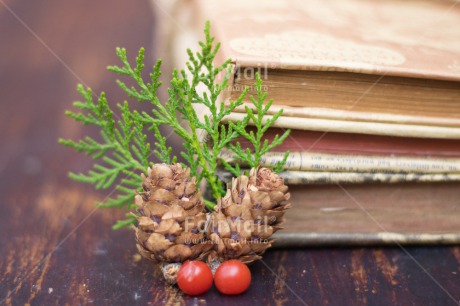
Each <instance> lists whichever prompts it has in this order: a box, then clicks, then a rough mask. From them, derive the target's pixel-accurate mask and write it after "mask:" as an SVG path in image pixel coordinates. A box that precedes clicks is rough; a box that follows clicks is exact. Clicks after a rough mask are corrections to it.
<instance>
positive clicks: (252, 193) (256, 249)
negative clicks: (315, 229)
mask: <svg viewBox="0 0 460 306" xmlns="http://www.w3.org/2000/svg"><path fill="white" fill-rule="evenodd" d="M287 191H288V187H287V186H286V185H284V180H283V179H282V178H281V177H280V176H279V175H278V174H276V173H274V172H273V171H272V170H270V169H268V168H253V169H252V170H251V172H250V175H249V177H247V176H244V175H243V176H240V177H238V178H236V179H233V180H232V187H231V189H228V190H227V194H226V195H225V197H223V198H222V199H219V200H218V202H217V205H216V208H215V212H213V213H212V214H211V217H210V221H209V222H210V225H209V227H208V236H209V238H210V239H211V240H212V243H213V244H214V250H213V251H212V252H211V254H210V256H209V257H208V262H209V263H213V262H215V261H220V262H223V261H224V260H228V259H238V260H240V261H242V262H244V263H250V262H252V261H254V260H257V259H260V258H261V256H260V255H261V254H262V253H264V252H265V250H266V249H267V248H269V247H270V246H271V245H272V242H273V240H270V236H271V235H272V234H273V233H275V232H276V231H277V230H279V229H281V228H282V227H281V225H282V224H283V222H284V218H283V215H284V213H285V211H286V209H288V208H289V207H290V204H285V201H287V200H289V198H290V194H289V193H288V192H287Z"/></svg>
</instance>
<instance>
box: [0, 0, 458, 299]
mask: <svg viewBox="0 0 460 306" xmlns="http://www.w3.org/2000/svg"><path fill="white" fill-rule="evenodd" d="M3 1H4V0H3ZM5 3H7V4H8V5H9V7H10V8H11V10H13V11H14V12H15V13H16V14H17V16H18V17H19V18H21V19H22V20H23V22H24V23H25V24H27V25H28V26H29V27H30V29H31V30H33V31H34V32H35V34H36V35H37V36H38V37H39V38H40V39H41V40H42V41H43V42H44V43H45V44H47V45H48V46H49V48H50V49H51V50H52V51H53V52H54V53H55V54H56V55H57V56H59V58H60V59H61V61H62V62H60V60H58V59H57V58H56V57H55V56H54V55H53V54H52V53H51V52H50V50H48V49H47V48H46V47H45V46H44V45H43V44H42V43H41V42H40V41H38V40H37V38H36V37H35V36H34V35H33V34H31V33H30V32H29V31H28V30H27V29H26V28H25V27H24V25H23V24H21V23H20V22H19V21H18V20H17V19H16V18H15V17H14V16H13V15H12V14H11V12H9V11H8V10H7V9H6V8H5V7H4V5H3V4H2V2H0V37H1V42H2V43H1V44H0V140H1V143H0V242H1V243H0V301H1V302H0V304H6V305H24V304H30V305H87V304H92V305H130V304H139V305H145V304H147V305H161V304H166V305H237V304H238V305H304V304H306V305H455V304H456V303H457V302H458V301H459V300H460V268H459V267H460V266H459V263H460V248H459V247H407V248H405V249H400V248H398V247H390V248H306V249H278V250H272V251H269V252H268V253H267V254H266V256H265V257H264V261H263V262H257V263H255V264H253V265H252V266H251V270H252V273H253V285H252V286H251V288H250V289H249V291H248V292H246V293H245V294H243V295H241V296H236V297H228V296H222V295H220V294H219V293H218V292H217V291H216V290H215V289H213V290H211V291H210V292H208V293H207V294H205V295H203V296H199V297H189V296H185V295H183V294H182V293H181V292H180V291H178V290H177V289H176V288H175V287H170V286H168V285H166V284H165V283H164V282H163V281H162V280H161V278H160V276H159V274H158V271H157V270H155V269H154V268H153V267H152V266H151V265H150V264H149V263H148V262H146V261H144V260H139V258H138V257H137V256H136V250H135V246H134V239H133V234H132V232H130V231H128V230H121V231H112V230H110V227H109V226H110V225H111V224H112V223H113V222H114V220H115V219H116V218H117V217H119V216H120V215H122V213H123V212H114V211H109V210H101V209H95V208H94V207H95V206H94V202H95V201H96V200H100V199H103V198H104V197H105V196H106V195H107V193H104V192H99V193H97V192H94V191H93V190H92V189H91V188H90V187H88V186H84V185H81V184H77V183H74V182H72V181H70V180H69V179H68V178H67V177H66V172H67V171H68V170H74V171H85V170H86V169H88V167H89V166H90V164H91V162H90V161H89V160H88V159H87V158H85V157H83V156H80V155H79V154H75V153H73V152H72V151H71V150H69V149H66V148H63V147H61V146H59V145H58V144H57V143H56V139H57V138H58V137H59V136H63V137H72V138H76V137H78V136H80V135H81V134H82V133H83V129H81V127H79V126H78V125H76V124H74V123H73V122H71V121H70V120H68V119H67V118H65V117H64V115H63V112H64V110H65V109H67V108H69V106H70V102H71V101H72V100H75V99H77V98H78V97H77V94H76V93H75V85H76V83H77V82H78V81H84V82H85V83H86V84H88V85H90V86H91V87H93V88H94V89H95V91H100V90H101V89H106V90H107V91H108V92H109V99H111V101H113V102H119V101H121V98H119V97H121V93H120V91H119V90H118V89H116V88H115V87H114V79H115V76H114V75H112V74H110V73H108V72H105V66H107V65H108V64H113V63H117V60H116V57H115V55H114V48H115V46H117V45H120V46H126V47H127V49H128V51H131V54H132V53H133V52H136V50H137V49H138V48H139V47H140V46H142V45H144V46H146V47H147V48H148V49H150V50H151V48H150V46H151V43H152V42H151V39H152V29H153V27H154V20H153V17H152V14H151V8H150V7H149V5H148V3H147V1H140V0H139V1H121V0H110V1H109V0H103V1H89V0H85V1H72V2H69V1H57V0H53V1H52V0H47V1H24V0H17V1H7V2H5ZM151 54H152V52H151ZM152 58H153V54H152V57H151V58H149V64H151V63H152ZM63 63H65V64H66V65H67V66H68V68H69V69H70V70H71V71H72V72H71V71H70V70H69V69H68V68H66V67H65V66H64V65H63ZM76 76H78V78H79V79H80V80H78V78H77V77H76ZM86 132H87V131H85V133H86ZM91 132H93V131H91Z"/></svg>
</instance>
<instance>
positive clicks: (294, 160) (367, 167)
mask: <svg viewBox="0 0 460 306" xmlns="http://www.w3.org/2000/svg"><path fill="white" fill-rule="evenodd" d="M284 154H285V153H284V152H268V153H266V154H264V156H262V158H261V163H262V165H264V166H274V165H276V164H277V163H278V162H280V161H282V160H283V158H284ZM233 156H234V154H233V153H232V152H231V151H230V150H228V149H224V150H222V151H221V153H220V157H221V158H222V159H224V160H225V161H227V162H228V163H230V164H232V163H235V162H236V159H235V158H233ZM284 169H286V170H298V171H318V172H364V173H425V174H428V173H460V158H415V157H414V158H407V157H386V156H365V155H342V154H322V153H311V152H291V153H290V154H289V157H288V159H287V160H286V164H285V165H284Z"/></svg>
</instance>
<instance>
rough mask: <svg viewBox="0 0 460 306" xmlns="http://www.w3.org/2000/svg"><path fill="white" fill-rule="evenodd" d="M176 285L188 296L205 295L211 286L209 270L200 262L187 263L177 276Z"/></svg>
mask: <svg viewBox="0 0 460 306" xmlns="http://www.w3.org/2000/svg"><path fill="white" fill-rule="evenodd" d="M177 284H178V285H179V288H181V289H182V291H184V292H185V293H187V294H189V295H199V294H202V293H205V292H206V291H208V290H209V288H211V286H212V272H211V269H210V268H209V267H208V265H207V264H205V263H204V262H202V261H187V262H186V263H184V264H183V265H182V267H181V268H180V270H179V273H178V274H177Z"/></svg>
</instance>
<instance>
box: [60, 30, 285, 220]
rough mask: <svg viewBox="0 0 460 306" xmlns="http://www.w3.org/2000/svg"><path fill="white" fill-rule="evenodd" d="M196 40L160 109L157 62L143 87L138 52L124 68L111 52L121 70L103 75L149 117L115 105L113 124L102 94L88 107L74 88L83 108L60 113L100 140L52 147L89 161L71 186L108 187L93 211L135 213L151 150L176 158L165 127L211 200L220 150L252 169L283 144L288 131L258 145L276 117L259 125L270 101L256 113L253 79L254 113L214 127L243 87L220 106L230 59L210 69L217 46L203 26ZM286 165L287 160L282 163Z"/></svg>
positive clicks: (86, 92)
mask: <svg viewBox="0 0 460 306" xmlns="http://www.w3.org/2000/svg"><path fill="white" fill-rule="evenodd" d="M204 34H205V39H204V41H203V42H199V46H200V51H198V52H196V53H194V52H192V51H191V50H187V54H188V56H189V59H188V62H187V63H186V67H187V71H185V70H180V71H177V70H175V71H174V72H173V75H172V80H171V82H170V88H169V89H168V99H167V100H166V101H164V103H162V102H161V101H160V99H159V98H158V95H157V90H158V88H159V87H160V86H161V82H160V81H159V78H160V76H161V61H157V62H156V63H155V65H154V66H153V68H152V72H151V73H150V74H149V78H148V80H144V78H143V76H142V72H143V69H144V66H145V65H144V58H145V50H144V49H143V48H141V49H140V50H139V52H138V54H137V56H136V59H135V63H133V64H131V63H130V62H129V61H128V56H127V52H126V49H124V48H117V49H116V53H117V56H118V58H119V59H120V61H121V65H120V66H109V67H108V68H107V69H108V70H109V71H112V72H115V73H117V74H119V75H121V76H123V77H127V78H129V79H130V80H131V81H134V85H133V86H128V85H127V84H126V83H125V82H123V81H121V80H117V84H118V85H119V87H120V88H121V89H122V90H124V91H125V92H126V94H127V95H128V96H129V97H131V98H134V99H137V100H138V101H139V102H148V103H150V104H151V106H152V110H151V112H138V111H135V110H134V111H131V110H130V109H129V106H128V103H127V102H124V103H123V104H121V105H117V107H118V109H119V112H120V113H121V119H120V120H117V121H116V120H115V119H114V112H113V111H112V109H111V108H110V107H109V103H108V101H107V99H106V97H105V94H104V93H101V94H100V96H99V99H98V100H97V101H96V102H95V101H93V95H92V91H91V89H89V88H88V89H85V88H84V87H83V86H82V85H79V86H78V87H77V90H78V92H79V93H80V94H81V96H82V97H83V101H78V102H75V103H74V104H73V105H74V107H75V108H77V109H78V110H79V112H71V111H68V112H66V114H67V115H68V116H69V117H70V118H73V119H74V120H76V121H78V122H81V123H82V124H83V125H93V126H96V127H98V128H99V130H100V138H99V139H97V140H96V139H93V138H91V137H85V138H83V139H81V140H79V141H73V140H64V139H60V140H59V142H60V143H62V144H63V145H65V146H69V147H72V148H74V149H75V150H77V151H79V152H83V153H85V154H86V155H89V156H91V157H92V158H93V159H94V160H97V162H96V163H95V164H94V166H93V169H92V170H90V171H88V172H87V173H79V174H75V173H71V174H70V177H71V178H72V179H74V180H76V181H81V182H86V183H90V184H93V185H94V186H95V187H96V188H102V189H107V188H110V187H111V186H113V185H116V189H117V191H118V195H117V196H116V197H114V198H110V199H108V200H107V201H105V203H99V204H98V205H99V206H101V207H125V208H126V209H129V210H131V209H134V208H135V205H134V204H133V202H134V196H135V194H136V192H140V191H141V189H142V187H141V186H142V178H141V176H139V172H143V173H146V172H147V170H148V167H149V166H150V165H151V163H150V161H149V159H150V155H151V152H152V149H153V153H154V154H155V155H156V157H157V158H158V159H159V160H161V161H162V162H163V163H167V164H170V163H175V162H177V158H176V157H175V156H172V155H171V153H172V148H171V147H169V146H168V145H167V139H166V137H165V136H163V135H162V133H161V128H162V125H166V126H168V127H169V128H171V129H172V131H173V132H174V133H175V134H176V135H178V136H179V137H181V138H182V140H183V150H182V151H181V152H180V155H181V156H182V157H183V158H184V159H185V161H186V164H185V165H184V166H185V167H189V168H190V173H191V175H192V176H196V177H197V185H198V186H199V185H200V183H201V181H202V180H203V179H204V180H206V181H207V183H208V188H210V190H211V193H212V196H213V197H214V200H217V199H218V198H219V197H221V196H223V195H225V186H223V184H222V182H221V180H219V179H218V178H217V176H216V170H217V164H218V161H219V153H220V152H221V150H222V149H224V148H226V147H230V148H232V149H233V151H234V153H235V156H236V158H237V159H238V160H240V161H242V162H248V164H249V165H251V166H254V165H255V166H257V165H258V164H259V162H260V158H261V156H262V155H263V154H264V153H266V152H267V151H269V150H271V149H272V148H274V147H275V146H277V145H279V144H280V143H281V142H282V141H283V140H284V139H285V138H286V137H287V135H288V132H286V133H285V134H283V135H282V136H280V137H278V136H277V137H275V139H274V140H273V141H272V142H271V143H268V142H267V141H265V142H264V143H263V144H261V143H260V142H261V140H262V137H263V134H264V132H265V131H266V130H267V129H268V128H269V127H270V126H271V125H272V124H273V122H274V121H275V120H276V119H277V118H278V117H279V116H280V115H281V112H280V113H279V114H275V115H274V116H273V118H272V119H270V120H268V121H267V122H266V123H265V124H262V118H263V116H264V115H265V114H266V113H267V111H268V108H269V106H270V105H271V102H269V103H268V104H267V105H266V106H265V108H264V107H263V102H264V100H265V98H266V94H264V93H262V90H261V84H262V81H261V80H260V77H259V75H257V79H256V86H258V91H257V99H255V98H254V97H252V98H251V100H252V102H253V104H254V106H255V108H256V110H257V114H255V113H254V112H253V111H252V110H248V117H247V118H245V119H244V120H242V121H240V122H237V123H231V124H229V126H228V127H225V126H223V125H222V124H221V121H222V119H223V118H224V117H225V116H227V115H229V114H230V113H231V112H233V111H234V110H235V109H236V108H237V107H239V106H241V105H242V104H243V100H244V98H245V96H246V94H247V92H248V88H246V89H245V90H244V91H243V92H242V93H241V95H240V96H239V97H238V98H237V99H236V100H235V101H231V102H230V103H228V105H227V106H225V104H224V102H222V101H219V96H220V95H221V93H222V91H223V90H226V89H227V86H228V82H229V79H230V76H231V73H232V71H231V69H230V67H229V63H230V60H227V61H225V62H224V63H223V64H222V65H219V66H214V59H215V56H216V54H217V52H218V50H219V47H220V44H219V43H217V44H216V43H214V38H213V37H212V36H211V35H210V27H209V22H207V23H206V26H205V30H204ZM218 80H220V81H218ZM198 87H204V88H205V90H204V92H201V91H198V90H197V88H198ZM197 107H199V108H204V109H205V111H204V112H205V113H206V114H205V115H202V114H201V111H200V112H199V113H198V112H197V110H196V108H197ZM250 121H252V122H254V124H255V125H256V128H257V132H256V133H253V132H249V133H248V132H246V126H247V125H248V123H249V122H250ZM203 131H205V132H206V133H207V134H208V135H209V139H210V140H211V141H210V142H206V141H202V140H201V138H200V134H201V133H202V132H203ZM146 133H153V135H154V136H155V139H156V141H155V142H154V143H153V148H151V145H150V144H149V143H148V142H147V134H146ZM240 136H243V137H245V138H246V139H248V140H250V141H251V143H252V144H253V145H254V148H255V150H254V152H251V150H250V149H247V150H243V149H242V148H241V145H240V144H239V143H237V144H236V145H233V144H232V141H233V140H234V139H235V138H237V137H240ZM287 154H288V153H287ZM286 158H287V155H286V157H285V159H284V160H283V161H284V162H285V160H286ZM225 166H226V167H230V168H231V171H232V173H233V174H234V175H239V174H240V172H241V171H240V168H239V165H238V164H237V165H235V166H230V165H228V164H225ZM278 166H279V167H278ZM280 167H282V165H281V164H280V165H277V166H276V169H278V168H280ZM205 203H206V206H207V207H208V208H210V209H212V208H213V207H214V203H213V202H212V201H209V200H206V201H205ZM127 217H128V219H126V220H121V221H119V222H118V223H117V224H115V225H114V228H120V227H123V226H126V225H129V224H132V223H133V222H134V221H135V218H134V217H133V215H132V214H129V215H127Z"/></svg>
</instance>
